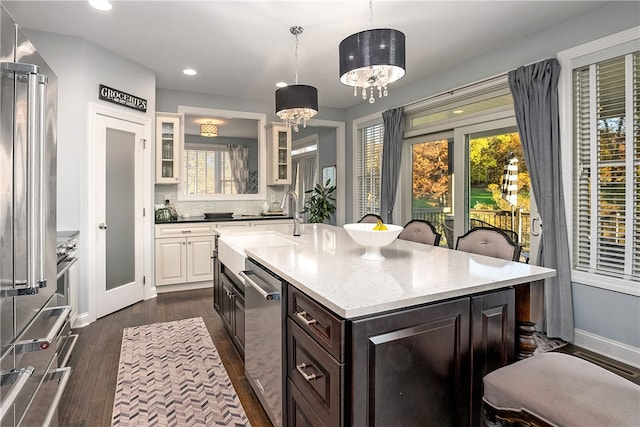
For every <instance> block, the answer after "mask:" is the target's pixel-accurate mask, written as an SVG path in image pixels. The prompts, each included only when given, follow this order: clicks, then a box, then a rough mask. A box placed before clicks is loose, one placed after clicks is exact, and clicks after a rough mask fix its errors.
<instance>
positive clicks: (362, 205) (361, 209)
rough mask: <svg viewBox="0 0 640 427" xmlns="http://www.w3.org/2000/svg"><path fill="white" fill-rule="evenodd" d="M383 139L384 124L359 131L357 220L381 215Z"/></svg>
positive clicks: (366, 127) (365, 127)
mask: <svg viewBox="0 0 640 427" xmlns="http://www.w3.org/2000/svg"><path fill="white" fill-rule="evenodd" d="M383 137H384V125H383V124H382V123H379V124H374V125H370V126H364V127H362V128H360V129H358V150H357V158H356V164H357V172H356V177H357V188H358V199H357V200H358V201H357V206H356V209H357V212H356V217H357V218H356V219H359V218H361V217H362V216H363V215H365V214H368V213H375V214H380V185H381V172H382V147H383Z"/></svg>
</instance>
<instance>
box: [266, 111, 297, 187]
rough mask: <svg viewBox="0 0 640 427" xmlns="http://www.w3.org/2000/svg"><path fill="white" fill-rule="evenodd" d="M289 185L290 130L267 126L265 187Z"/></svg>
mask: <svg viewBox="0 0 640 427" xmlns="http://www.w3.org/2000/svg"><path fill="white" fill-rule="evenodd" d="M281 184H291V129H290V128H288V127H286V126H285V125H284V124H282V123H271V124H270V125H267V185H281Z"/></svg>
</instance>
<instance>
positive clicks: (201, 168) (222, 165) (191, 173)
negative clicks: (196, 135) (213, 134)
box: [183, 147, 237, 196]
mask: <svg viewBox="0 0 640 427" xmlns="http://www.w3.org/2000/svg"><path fill="white" fill-rule="evenodd" d="M184 164H185V167H184V169H183V170H184V171H185V179H186V182H185V186H184V189H185V194H189V195H199V196H203V195H211V194H237V190H236V185H235V183H234V181H233V177H232V175H231V164H230V159H229V151H228V150H227V149H225V148H224V147H207V148H196V147H191V148H185V150H184Z"/></svg>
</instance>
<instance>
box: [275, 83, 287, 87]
mask: <svg viewBox="0 0 640 427" xmlns="http://www.w3.org/2000/svg"><path fill="white" fill-rule="evenodd" d="M287 86H289V85H288V84H287V83H286V82H278V83H276V87H287Z"/></svg>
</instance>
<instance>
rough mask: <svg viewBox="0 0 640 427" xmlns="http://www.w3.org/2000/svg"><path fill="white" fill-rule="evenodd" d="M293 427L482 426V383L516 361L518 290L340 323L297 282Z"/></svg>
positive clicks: (292, 291)
mask: <svg viewBox="0 0 640 427" xmlns="http://www.w3.org/2000/svg"><path fill="white" fill-rule="evenodd" d="M287 314H288V320H287V327H286V334H287V358H286V362H285V364H286V376H287V380H286V383H287V388H286V390H287V397H286V410H287V426H288V427H293V426H295V427H301V426H430V425H434V426H435V425H437V426H479V425H481V414H482V412H481V402H482V377H483V376H484V375H486V374H487V373H488V372H491V371H492V370H494V369H497V368H498V367H500V366H504V365H506V364H507V363H510V362H512V361H513V358H514V336H515V330H514V325H515V310H514V291H513V289H511V288H508V289H503V290H498V291H493V292H489V293H486V294H478V295H473V296H465V297H460V298H457V299H453V300H448V301H443V302H436V303H431V304H426V305H421V306H416V307H411V308H406V309H402V310H397V311H393V312H386V313H381V314H378V315H372V316H367V317H363V318H358V319H346V320H345V319H341V318H339V317H338V316H336V315H335V314H333V313H332V312H331V311H329V310H327V309H326V308H324V307H323V306H322V305H320V304H318V303H317V302H316V301H314V300H313V299H312V298H309V297H308V296H306V295H305V294H303V293H302V292H300V291H299V290H298V289H296V288H295V287H293V286H290V287H289V292H288V307H287Z"/></svg>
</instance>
